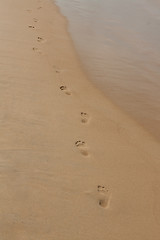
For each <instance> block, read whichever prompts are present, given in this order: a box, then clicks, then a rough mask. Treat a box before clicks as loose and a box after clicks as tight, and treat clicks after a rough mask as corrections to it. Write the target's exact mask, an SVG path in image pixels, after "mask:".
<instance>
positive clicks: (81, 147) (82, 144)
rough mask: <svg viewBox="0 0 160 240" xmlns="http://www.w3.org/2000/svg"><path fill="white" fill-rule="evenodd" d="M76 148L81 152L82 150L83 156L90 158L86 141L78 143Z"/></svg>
mask: <svg viewBox="0 0 160 240" xmlns="http://www.w3.org/2000/svg"><path fill="white" fill-rule="evenodd" d="M75 146H76V147H77V148H79V150H80V152H81V154H82V155H83V156H88V155H89V153H88V148H87V146H86V143H85V142H84V141H80V140H78V141H76V142H75Z"/></svg>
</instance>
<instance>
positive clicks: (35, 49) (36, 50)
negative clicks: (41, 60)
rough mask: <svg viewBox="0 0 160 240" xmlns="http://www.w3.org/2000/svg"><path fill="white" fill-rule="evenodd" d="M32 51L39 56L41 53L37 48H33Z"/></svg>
mask: <svg viewBox="0 0 160 240" xmlns="http://www.w3.org/2000/svg"><path fill="white" fill-rule="evenodd" d="M32 50H33V51H35V52H38V53H39V54H41V51H40V50H39V49H38V48H36V47H33V48H32Z"/></svg>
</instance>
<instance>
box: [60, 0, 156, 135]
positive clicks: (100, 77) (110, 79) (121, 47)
mask: <svg viewBox="0 0 160 240" xmlns="http://www.w3.org/2000/svg"><path fill="white" fill-rule="evenodd" d="M56 3H57V5H58V6H59V7H60V9H61V12H62V14H63V15H65V16H66V17H67V19H68V21H69V31H70V33H71V35H72V38H73V41H74V44H75V47H76V49H77V50H78V53H79V55H80V57H81V59H82V62H83V64H84V67H85V69H86V71H87V72H88V74H89V75H90V77H91V79H92V80H93V81H94V82H95V83H96V84H97V85H98V86H99V87H100V88H101V89H102V90H103V91H104V92H105V93H106V94H107V96H109V97H110V99H112V101H113V102H115V103H116V104H117V105H119V106H120V107H121V108H123V109H124V110H125V111H127V112H129V113H130V114H131V115H132V116H133V117H134V118H135V119H136V120H138V121H139V122H140V124H141V125H143V126H144V127H145V128H147V129H148V130H149V131H150V132H151V133H152V134H154V136H156V137H157V139H159V140H160V107H159V106H160V3H158V0H134V1H132V0H67V1H66V0H56Z"/></svg>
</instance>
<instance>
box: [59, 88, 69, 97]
mask: <svg viewBox="0 0 160 240" xmlns="http://www.w3.org/2000/svg"><path fill="white" fill-rule="evenodd" d="M60 89H61V91H63V92H64V93H65V94H66V95H71V91H70V90H69V89H68V88H67V87H66V86H61V87H60Z"/></svg>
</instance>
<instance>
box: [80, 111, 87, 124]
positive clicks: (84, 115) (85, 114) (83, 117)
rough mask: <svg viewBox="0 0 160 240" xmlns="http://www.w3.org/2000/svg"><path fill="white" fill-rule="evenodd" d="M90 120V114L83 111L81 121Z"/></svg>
mask: <svg viewBox="0 0 160 240" xmlns="http://www.w3.org/2000/svg"><path fill="white" fill-rule="evenodd" d="M88 121H89V115H88V113H86V112H81V122H82V123H87V122H88Z"/></svg>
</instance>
